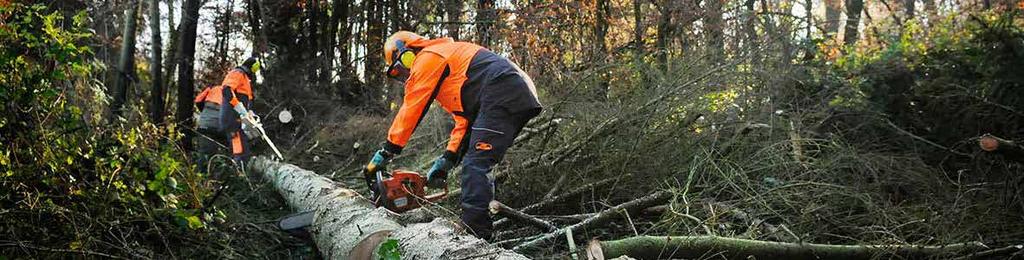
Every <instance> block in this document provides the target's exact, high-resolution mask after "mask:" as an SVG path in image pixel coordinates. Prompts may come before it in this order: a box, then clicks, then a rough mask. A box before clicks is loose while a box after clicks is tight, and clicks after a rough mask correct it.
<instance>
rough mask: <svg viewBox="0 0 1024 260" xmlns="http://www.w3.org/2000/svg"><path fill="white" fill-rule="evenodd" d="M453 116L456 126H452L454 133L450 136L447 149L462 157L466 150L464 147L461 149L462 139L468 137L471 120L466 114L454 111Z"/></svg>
mask: <svg viewBox="0 0 1024 260" xmlns="http://www.w3.org/2000/svg"><path fill="white" fill-rule="evenodd" d="M452 118H453V119H455V128H452V134H451V136H450V137H449V138H448V147H447V148H446V149H445V151H448V152H450V153H452V154H455V155H456V158H458V157H462V153H464V152H465V150H464V149H460V148H461V147H460V146H461V145H462V141H464V139H466V134H467V133H468V132H467V131H468V129H469V120H467V119H466V118H465V117H464V116H461V115H456V114H454V113H453V114H452Z"/></svg>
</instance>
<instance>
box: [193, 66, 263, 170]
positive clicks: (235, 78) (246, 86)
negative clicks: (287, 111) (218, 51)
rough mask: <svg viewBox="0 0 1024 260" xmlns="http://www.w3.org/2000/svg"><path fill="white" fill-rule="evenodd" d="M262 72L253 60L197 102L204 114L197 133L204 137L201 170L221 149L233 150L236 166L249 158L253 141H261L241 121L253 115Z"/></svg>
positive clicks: (199, 139) (199, 141) (201, 151)
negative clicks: (250, 143)
mask: <svg viewBox="0 0 1024 260" xmlns="http://www.w3.org/2000/svg"><path fill="white" fill-rule="evenodd" d="M259 70H260V62H259V61H258V60H256V58H252V57H250V58H248V59H246V60H245V61H244V62H242V64H241V65H239V66H238V67H235V68H234V69H232V70H231V71H228V74H227V75H225V76H224V81H223V82H221V84H220V85H215V86H209V87H206V88H205V89H203V91H202V92H200V93H199V94H198V95H196V98H195V100H193V102H195V103H196V105H197V106H199V110H200V112H199V122H198V124H197V130H196V132H198V133H199V134H200V135H201V136H199V137H198V143H199V144H198V147H197V148H198V152H199V154H200V156H199V160H198V161H199V166H200V168H201V169H205V167H206V165H205V164H206V163H207V161H208V159H209V157H210V156H212V155H214V154H216V153H217V152H218V151H220V150H222V149H221V147H228V148H230V150H231V156H232V159H234V160H235V161H236V162H239V163H242V162H245V161H246V160H247V159H248V158H249V156H250V153H249V150H250V146H249V139H252V138H258V137H259V131H256V130H255V128H254V126H252V125H250V123H251V122H248V121H246V120H241V119H242V117H244V116H245V115H247V114H249V113H252V111H251V109H252V100H253V99H254V98H255V96H254V95H253V90H252V85H253V84H254V83H255V80H256V73H257V72H259Z"/></svg>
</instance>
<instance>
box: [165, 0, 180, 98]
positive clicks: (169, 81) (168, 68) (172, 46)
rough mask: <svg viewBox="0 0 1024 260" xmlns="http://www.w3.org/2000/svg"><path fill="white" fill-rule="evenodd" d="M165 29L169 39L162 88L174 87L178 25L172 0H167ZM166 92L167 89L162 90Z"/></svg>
mask: <svg viewBox="0 0 1024 260" xmlns="http://www.w3.org/2000/svg"><path fill="white" fill-rule="evenodd" d="M167 10H168V12H167V31H168V32H170V35H171V40H170V41H168V42H167V51H166V53H167V59H164V62H165V63H164V89H165V90H171V89H174V84H173V78H174V71H175V69H176V68H177V66H176V65H178V57H177V55H178V27H177V26H176V25H174V13H175V12H174V11H173V10H174V0H167ZM164 92H167V91H164Z"/></svg>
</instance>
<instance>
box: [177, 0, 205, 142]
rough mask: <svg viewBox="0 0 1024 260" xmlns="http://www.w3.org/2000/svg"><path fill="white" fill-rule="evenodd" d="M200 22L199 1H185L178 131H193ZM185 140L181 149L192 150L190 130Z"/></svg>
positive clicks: (180, 55)
mask: <svg viewBox="0 0 1024 260" xmlns="http://www.w3.org/2000/svg"><path fill="white" fill-rule="evenodd" d="M198 22H199V0H184V3H182V5H181V27H180V28H181V32H179V33H180V36H181V38H179V39H178V40H179V43H180V45H179V46H178V52H179V54H178V59H179V62H178V111H177V114H175V120H176V121H177V123H178V126H179V128H178V129H192V114H193V113H194V111H195V107H194V106H195V105H193V104H192V97H193V96H195V86H194V80H195V79H194V76H195V75H194V73H195V72H194V71H193V69H192V67H193V63H194V62H195V54H196V29H197V26H198ZM182 132H184V133H185V138H182V139H181V143H180V145H181V147H182V149H184V150H185V151H191V150H192V136H193V133H192V131H190V130H184V131H182Z"/></svg>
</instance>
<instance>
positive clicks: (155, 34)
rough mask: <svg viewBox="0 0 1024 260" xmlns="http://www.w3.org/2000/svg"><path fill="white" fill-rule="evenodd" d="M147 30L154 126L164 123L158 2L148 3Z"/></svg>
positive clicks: (161, 48) (151, 115)
mask: <svg viewBox="0 0 1024 260" xmlns="http://www.w3.org/2000/svg"><path fill="white" fill-rule="evenodd" d="M149 29H150V31H151V33H152V35H151V36H150V38H151V39H150V40H151V41H152V42H153V43H152V46H153V53H152V55H153V56H152V58H151V59H152V60H150V61H149V66H150V68H149V72H150V74H149V75H150V81H151V82H152V83H153V92H152V93H150V95H151V96H150V104H149V116H150V120H153V123H154V124H160V123H163V122H164V87H163V83H164V80H163V71H162V69H163V60H161V59H162V57H161V55H162V54H163V53H162V52H163V43H162V42H161V41H163V38H161V37H160V0H150V1H149Z"/></svg>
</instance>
